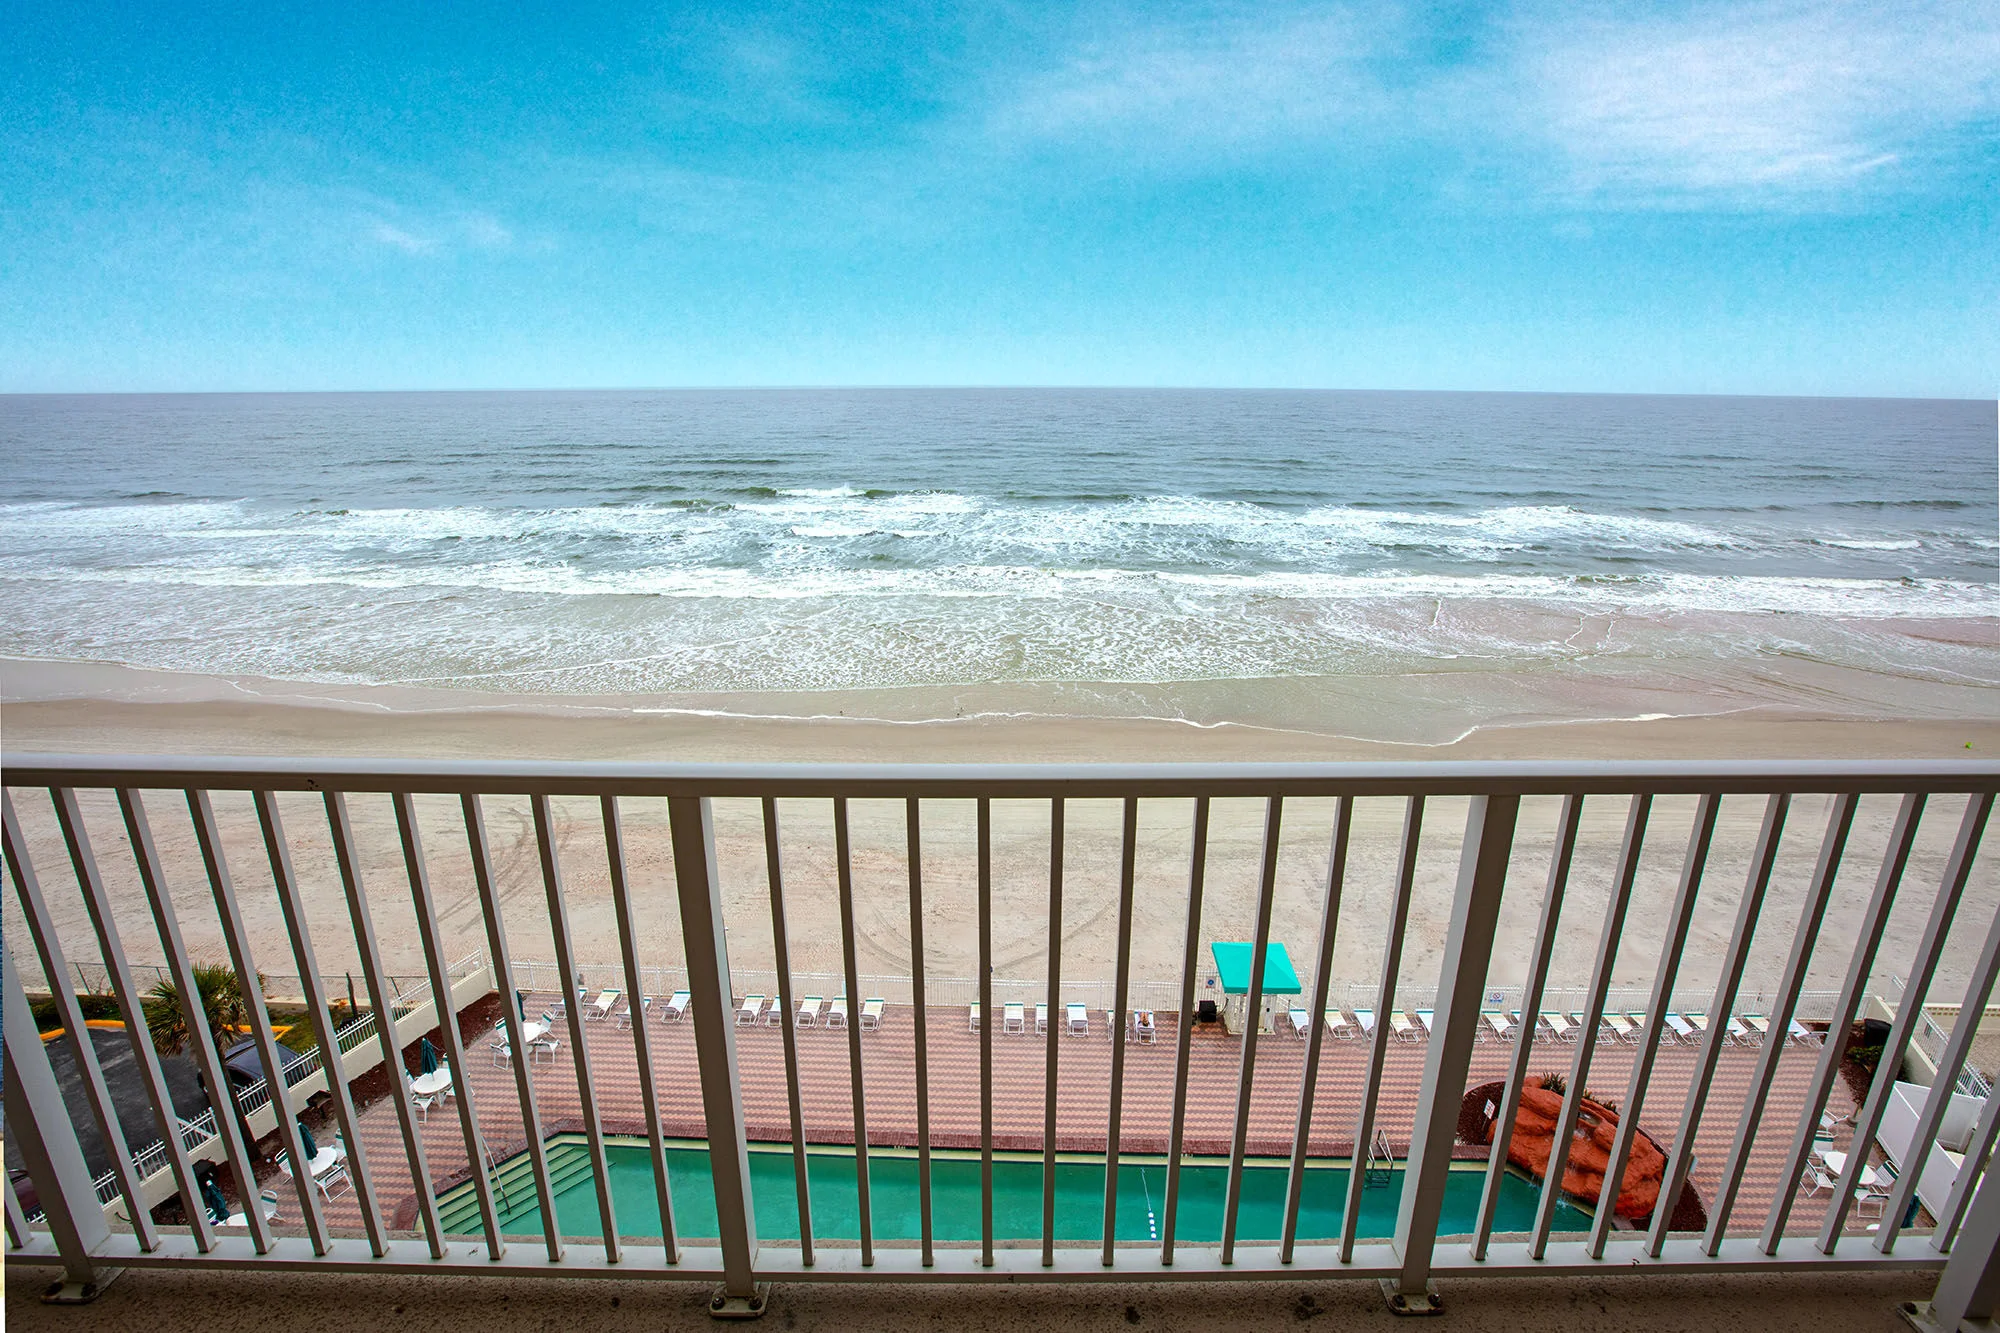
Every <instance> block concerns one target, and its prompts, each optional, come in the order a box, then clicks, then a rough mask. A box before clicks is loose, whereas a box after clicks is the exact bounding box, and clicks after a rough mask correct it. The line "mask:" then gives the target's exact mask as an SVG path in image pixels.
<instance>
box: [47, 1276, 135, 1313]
mask: <svg viewBox="0 0 2000 1333" xmlns="http://www.w3.org/2000/svg"><path fill="white" fill-rule="evenodd" d="M124 1271H125V1270H124V1269H122V1268H97V1269H92V1270H91V1274H90V1276H89V1277H88V1278H87V1279H84V1280H81V1281H79V1280H78V1279H76V1278H73V1277H66V1278H63V1279H61V1280H60V1281H57V1282H51V1283H50V1284H49V1286H48V1289H47V1290H46V1291H44V1292H43V1293H42V1304H43V1305H88V1304H90V1303H91V1302H92V1301H94V1300H96V1299H97V1298H98V1297H99V1296H102V1295H103V1294H104V1289H105V1288H106V1287H108V1286H110V1285H111V1284H112V1283H113V1282H114V1281H116V1280H117V1278H118V1275H119V1274H120V1273H122V1272H124Z"/></svg>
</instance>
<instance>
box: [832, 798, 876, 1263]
mask: <svg viewBox="0 0 2000 1333" xmlns="http://www.w3.org/2000/svg"><path fill="white" fill-rule="evenodd" d="M833 843H834V855H835V858H836V859H835V867H836V872H835V882H836V887H837V888H838V890H839V894H840V965H841V971H842V975H843V977H844V978H845V981H846V985H847V1009H848V1015H847V1076H848V1084H847V1086H848V1095H849V1100H850V1102H851V1103H852V1105H853V1107H854V1189H855V1197H856V1201H857V1204H858V1206H859V1214H858V1216H859V1218H860V1222H861V1266H862V1267H863V1268H868V1267H872V1266H873V1265H874V1263H875V1219H874V1217H873V1210H872V1209H871V1207H870V1200H869V1193H868V1186H869V1180H868V1103H867V1098H866V1097H865V1096H864V1094H863V1090H862V1084H861V1004H862V996H861V973H860V967H859V966H858V963H857V960H856V956H855V943H854V847H853V842H852V839H851V838H850V836H849V833H848V827H847V798H846V797H845V796H836V797H834V798H833Z"/></svg>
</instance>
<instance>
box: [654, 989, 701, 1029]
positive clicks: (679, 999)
mask: <svg viewBox="0 0 2000 1333" xmlns="http://www.w3.org/2000/svg"><path fill="white" fill-rule="evenodd" d="M693 998H694V997H693V996H692V995H690V994H689V993H688V992H687V991H684V990H677V991H675V992H674V993H673V994H672V995H669V996H668V997H667V1007H666V1009H665V1011H664V1012H662V1014H661V1015H660V1016H661V1017H662V1018H664V1019H666V1021H667V1022H669V1023H678V1022H680V1021H681V1020H683V1019H685V1018H686V1017H687V1016H688V1004H689V1002H690V1001H691V1000H692V999H693Z"/></svg>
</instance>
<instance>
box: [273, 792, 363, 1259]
mask: <svg viewBox="0 0 2000 1333" xmlns="http://www.w3.org/2000/svg"><path fill="white" fill-rule="evenodd" d="M255 799H256V803H257V822H258V824H259V825H261V826H262V828H263V832H264V848H265V852H266V853H267V855H268V856H269V857H270V861H271V882H272V884H273V885H274V886H275V887H276V888H277V890H278V907H279V910H280V911H281V912H282V913H283V915H284V918H285V932H286V934H287V935H289V936H290V937H291V945H292V958H293V960H294V961H295V962H296V963H297V964H298V969H299V989H300V990H301V991H302V992H303V993H304V996H305V1002H306V1010H307V1013H308V1014H309V1015H310V1017H311V1019H312V1026H313V1033H314V1035H316V1036H317V1037H318V1038H319V1052H320V1068H321V1069H322V1070H324V1071H325V1073H326V1090H327V1095H328V1097H329V1099H330V1100H331V1101H332V1102H333V1118H334V1120H335V1121H336V1122H337V1123H338V1124H339V1125H340V1133H341V1141H342V1142H343V1143H344V1144H345V1145H346V1148H347V1158H346V1161H345V1162H344V1163H343V1169H345V1171H346V1172H347V1178H348V1182H349V1184H351V1185H352V1186H353V1189H354V1199H355V1202H356V1203H357V1204H359V1205H360V1208H361V1221H362V1225H363V1227H364V1228H365V1229H366V1231H367V1233H368V1249H369V1251H370V1252H371V1253H372V1254H374V1255H375V1257H376V1258H378V1259H379V1258H381V1257H382V1256H383V1255H385V1254H387V1253H388V1252H389V1238H388V1236H387V1235H386V1234H385V1233H384V1232H383V1229H382V1217H381V1213H380V1212H379V1210H378V1209H377V1208H376V1204H375V1181H374V1177H373V1176H372V1175H371V1174H370V1173H369V1170H368V1156H367V1148H366V1145H365V1144H363V1143H362V1141H361V1123H360V1117H359V1116H358V1115H356V1114H355V1110H354V1096H353V1094H352V1093H351V1092H350V1091H349V1089H348V1086H347V1068H346V1062H345V1059H344V1057H343V1055H342V1052H341V1049H340V1040H339V1036H338V1033H337V1031H336V1029H335V1028H334V1024H333V1015H332V1013H331V1012H330V1011H329V1010H328V1008H327V995H326V987H325V985H324V984H323V983H322V982H321V981H320V975H319V956H318V955H317V954H316V953H315V952H314V951H313V945H312V934H311V931H310V929H309V928H308V926H307V924H306V914H305V904H304V903H303V902H302V901H301V900H300V898H299V884H298V876H297V875H296V874H294V873H293V870H292V852H291V847H290V845H289V844H288V843H287V842H286V841H285V826H284V823H283V821H282V820H280V818H279V817H278V801H277V797H276V796H274V795H273V794H272V793H270V792H268V791H260V792H257V793H255ZM298 1169H299V1170H300V1171H301V1172H307V1171H308V1168H307V1167H306V1166H304V1165H300V1166H299V1168H298Z"/></svg>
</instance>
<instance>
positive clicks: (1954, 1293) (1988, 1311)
mask: <svg viewBox="0 0 2000 1333" xmlns="http://www.w3.org/2000/svg"><path fill="white" fill-rule="evenodd" d="M1959 1179H1960V1180H1961V1181H1962V1180H1964V1179H1965V1176H1964V1174H1961V1175H1960V1176H1959ZM1910 1314H1911V1315H1912V1316H1914V1317H1910V1316H1906V1319H1907V1321H1908V1322H1909V1323H1910V1324H1911V1325H1913V1326H1914V1327H1917V1328H1938V1329H1946V1328H1951V1329H1963V1328H1991V1327H1992V1326H1993V1319H1994V1316H1995V1315H1996V1314H2000V1188H1995V1186H1994V1183H1993V1182H1991V1181H1989V1182H1988V1183H1987V1185H1986V1187H1985V1188H1984V1189H1981V1190H1980V1191H1979V1193H1978V1196H1977V1201H1976V1202H1975V1203H1974V1204H1973V1205H1972V1213H1971V1215H1970V1216H1969V1217H1967V1218H1966V1221H1965V1236H1964V1238H1963V1239H1962V1240H1961V1241H1960V1243H1959V1244H1957V1245H1955V1246H1954V1247H1953V1248H1952V1255H1951V1259H1950V1261H1949V1262H1947V1263H1946V1264H1945V1266H1944V1272H1942V1273H1940V1274H1938V1284H1937V1290H1936V1291H1935V1292H1933V1293H1932V1295H1931V1299H1930V1300H1929V1301H1928V1302H1927V1303H1925V1304H1924V1305H1920V1306H1918V1307H1917V1308H1916V1309H1915V1310H1913V1311H1911V1312H1910Z"/></svg>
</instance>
